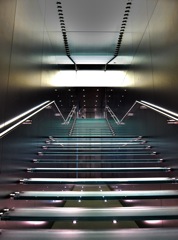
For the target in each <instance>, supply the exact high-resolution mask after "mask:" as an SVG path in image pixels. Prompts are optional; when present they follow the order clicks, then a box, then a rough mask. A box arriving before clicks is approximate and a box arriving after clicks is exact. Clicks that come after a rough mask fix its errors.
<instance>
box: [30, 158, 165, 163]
mask: <svg viewBox="0 0 178 240" xmlns="http://www.w3.org/2000/svg"><path fill="white" fill-rule="evenodd" d="M32 162H33V163H41V164H43V163H48V164H52V163H66V164H68V163H76V162H77V163H80V164H84V163H100V164H107V163H108V164H109V163H116V164H117V163H131V164H132V163H147V164H148V163H162V162H165V160H163V159H113V160H112V159H98V160H97V159H95V160H90V159H77V160H76V159H75V160H72V159H71V160H69V159H65V160H64V159H33V160H32Z"/></svg>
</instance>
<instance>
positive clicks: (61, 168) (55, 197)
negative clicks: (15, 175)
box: [0, 119, 178, 240]
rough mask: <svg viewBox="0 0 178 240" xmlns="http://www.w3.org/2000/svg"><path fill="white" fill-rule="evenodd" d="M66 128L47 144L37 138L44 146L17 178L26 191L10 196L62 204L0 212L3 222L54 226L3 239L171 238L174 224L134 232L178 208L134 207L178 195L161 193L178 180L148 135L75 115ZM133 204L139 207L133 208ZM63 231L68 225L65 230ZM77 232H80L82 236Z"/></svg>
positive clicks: (175, 216) (177, 212) (177, 216)
mask: <svg viewBox="0 0 178 240" xmlns="http://www.w3.org/2000/svg"><path fill="white" fill-rule="evenodd" d="M61 129H62V126H61ZM69 130H70V129H68V131H67V126H65V131H63V136H60V133H59V134H58V135H57V134H56V135H54V136H50V137H49V138H48V139H46V142H45V144H44V142H41V145H42V146H41V147H42V150H40V151H39V152H38V153H37V158H35V159H33V161H32V162H31V164H29V167H28V168H27V169H26V178H22V179H20V183H21V184H23V185H25V186H26V189H27V190H26V191H23V192H13V193H11V198H13V200H14V201H19V200H21V201H32V200H38V201H39V202H40V201H42V202H43V201H49V200H50V201H54V203H55V201H56V202H58V201H59V202H62V205H59V206H55V207H53V206H52V207H48V208H41V207H35V206H34V208H20V207H19V208H16V209H13V210H11V209H5V210H3V212H2V214H1V220H2V221H6V222H10V221H49V222H52V223H53V224H52V225H51V228H52V229H53V230H50V231H49V230H48V231H47V232H46V233H45V231H46V230H43V231H41V232H40V230H38V231H36V232H33V233H31V234H30V236H29V235H28V231H26V233H25V231H24V232H23V231H17V232H16V233H14V232H13V233H11V232H8V233H6V234H4V235H2V237H0V239H2V240H4V239H8V240H14V239H19V238H18V234H21V235H23V234H24V236H25V239H27V240H36V239H39V236H40V237H41V236H42V235H44V239H45V240H48V239H54V240H55V239H65V238H66V236H67V239H83V240H84V239H110V238H112V239H118V238H117V236H120V238H119V239H121V240H122V239H123V240H124V239H138V240H139V239H150V240H151V239H154V236H155V235H154V234H156V236H157V237H158V239H174V236H176V235H177V234H178V230H177V229H176V230H174V233H173V232H170V230H168V231H167V232H166V231H165V230H164V231H160V230H158V231H156V230H155V231H154V230H153V229H150V231H149V229H147V230H144V229H143V230H142V229H138V227H140V226H142V223H143V222H144V221H148V220H156V221H158V222H159V221H162V220H164V219H169V220H175V219H178V207H164V208H163V207H162V206H160V205H159V204H157V205H156V206H154V202H152V203H151V206H150V207H139V206H140V205H142V202H143V206H144V201H145V200H146V201H147V202H148V201H152V200H155V199H160V200H161V199H174V198H178V191H177V190H171V189H170V190H169V189H165V190H164V186H165V185H166V186H168V184H172V183H178V179H177V178H174V177H171V175H170V174H171V172H172V168H170V167H169V166H167V165H166V164H165V163H164V161H163V160H162V159H161V156H160V154H159V153H158V152H157V151H156V149H154V146H150V143H149V139H145V138H143V137H141V136H129V135H122V136H121V135H120V133H119V131H117V133H115V132H114V131H113V129H112V127H111V125H110V124H109V122H107V121H106V119H76V121H75V124H74V125H73V126H72V128H71V130H70V131H69ZM67 132H70V136H69V135H68V134H67ZM64 133H65V134H64ZM122 133H123V132H122ZM39 184H40V186H46V190H45V191H44V190H43V191H30V186H32V185H39ZM160 186H161V187H160ZM28 189H29V190H28ZM137 201H138V205H137ZM133 202H134V203H136V204H135V205H134V207H133V208H132V203H133ZM158 226H160V225H158ZM124 228H129V231H125V230H124ZM59 229H60V230H59ZM61 229H66V231H67V229H73V230H71V231H72V232H71V234H70V235H66V234H67V232H65V230H63V231H61ZM76 229H81V231H80V233H77V232H75V230H76ZM121 229H122V230H121ZM96 230H97V231H96ZM98 230H100V231H98ZM168 233H169V236H168ZM26 234H27V235H26ZM75 234H77V238H75ZM174 234H175V235H174ZM57 236H60V237H59V238H58V237H57ZM93 237H95V238H93ZM169 237H170V238H169Z"/></svg>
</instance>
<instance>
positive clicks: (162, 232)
mask: <svg viewBox="0 0 178 240" xmlns="http://www.w3.org/2000/svg"><path fill="white" fill-rule="evenodd" d="M118 236H119V238H118ZM177 236H178V229H176V228H172V229H171V228H152V229H129V230H128V229H126V230H125V229H121V230H109V231H107V230H104V231H101V230H99V231H98V230H97V231H93V230H47V229H42V230H34V229H33V231H32V230H2V232H1V237H0V239H1V240H21V239H25V240H39V239H43V240H64V239H67V240H88V239H90V240H96V239H97V240H111V239H112V240H143V239H146V240H153V239H154V240H160V239H161V240H177Z"/></svg>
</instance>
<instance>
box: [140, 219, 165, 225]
mask: <svg viewBox="0 0 178 240" xmlns="http://www.w3.org/2000/svg"><path fill="white" fill-rule="evenodd" d="M144 223H147V224H153V225H155V224H161V223H162V220H146V221H144Z"/></svg>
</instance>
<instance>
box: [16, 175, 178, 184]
mask: <svg viewBox="0 0 178 240" xmlns="http://www.w3.org/2000/svg"><path fill="white" fill-rule="evenodd" d="M19 181H20V183H24V184H55V183H57V184H59V183H60V184H96V183H97V184H150V183H151V184H157V183H178V178H168V177H155V178H151V177H150V178H24V179H20V180H19Z"/></svg>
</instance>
